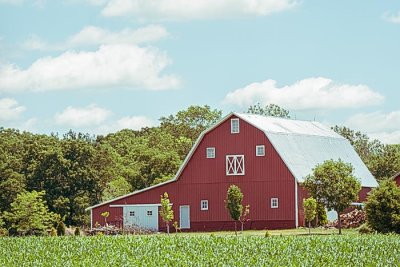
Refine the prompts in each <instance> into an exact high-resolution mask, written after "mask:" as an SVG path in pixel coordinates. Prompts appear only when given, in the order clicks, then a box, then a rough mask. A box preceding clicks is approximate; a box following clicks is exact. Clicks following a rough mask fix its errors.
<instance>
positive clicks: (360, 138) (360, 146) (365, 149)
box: [332, 125, 383, 165]
mask: <svg viewBox="0 0 400 267" xmlns="http://www.w3.org/2000/svg"><path fill="white" fill-rule="evenodd" d="M332 130H334V131H335V132H336V133H338V134H340V135H341V136H343V137H344V138H346V139H347V140H349V142H350V144H351V145H352V146H353V147H354V149H355V151H356V152H357V154H358V155H359V156H360V157H361V159H362V160H363V161H364V163H365V164H367V165H368V162H369V160H370V158H371V157H372V156H374V155H379V154H381V152H382V149H383V144H382V143H381V142H380V141H378V140H377V139H374V140H370V138H369V137H368V136H367V135H366V134H363V133H361V132H360V131H354V130H352V129H350V128H347V127H345V126H338V125H336V126H334V127H332Z"/></svg>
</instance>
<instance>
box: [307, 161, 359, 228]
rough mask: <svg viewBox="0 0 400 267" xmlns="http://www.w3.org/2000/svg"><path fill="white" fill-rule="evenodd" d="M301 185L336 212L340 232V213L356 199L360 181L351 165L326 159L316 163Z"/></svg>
mask: <svg viewBox="0 0 400 267" xmlns="http://www.w3.org/2000/svg"><path fill="white" fill-rule="evenodd" d="M303 186H304V187H305V188H306V189H307V190H308V191H309V192H310V194H311V196H312V197H314V198H315V199H316V200H317V201H318V202H321V203H323V204H324V205H325V207H327V208H328V210H332V209H333V210H335V211H336V212H337V213H338V222H339V223H338V227H339V234H341V233H342V227H341V226H342V224H341V220H340V213H341V212H343V211H344V210H345V209H346V208H348V207H349V206H350V204H351V203H352V202H353V201H355V200H357V199H358V192H359V191H360V190H361V183H360V182H359V180H358V179H357V178H356V177H355V176H354V175H353V167H352V165H351V164H349V163H345V162H343V161H342V160H340V159H339V160H338V161H334V160H327V161H325V162H323V163H322V164H318V165H317V166H316V167H315V168H314V169H313V173H312V174H311V175H309V176H307V177H306V179H305V180H304V183H303Z"/></svg>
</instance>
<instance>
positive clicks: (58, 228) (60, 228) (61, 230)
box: [56, 221, 65, 236]
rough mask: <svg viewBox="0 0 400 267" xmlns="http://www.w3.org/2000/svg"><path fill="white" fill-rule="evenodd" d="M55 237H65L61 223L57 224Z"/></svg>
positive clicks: (63, 226)
mask: <svg viewBox="0 0 400 267" xmlns="http://www.w3.org/2000/svg"><path fill="white" fill-rule="evenodd" d="M56 230H57V235H58V236H63V235H65V224H64V223H63V222H62V221H61V222H59V223H58V224H57V229H56Z"/></svg>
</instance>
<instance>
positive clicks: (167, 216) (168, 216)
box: [160, 192, 174, 234]
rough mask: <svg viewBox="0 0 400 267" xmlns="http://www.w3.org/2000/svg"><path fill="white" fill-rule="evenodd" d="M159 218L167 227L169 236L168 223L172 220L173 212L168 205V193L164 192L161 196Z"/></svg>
mask: <svg viewBox="0 0 400 267" xmlns="http://www.w3.org/2000/svg"><path fill="white" fill-rule="evenodd" d="M160 216H161V218H162V220H163V221H164V222H165V224H166V226H167V233H168V234H169V223H170V222H171V221H172V220H173V219H174V211H173V210H172V207H171V205H170V204H169V198H168V193H167V192H165V193H164V195H161V210H160Z"/></svg>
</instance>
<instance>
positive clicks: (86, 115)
mask: <svg viewBox="0 0 400 267" xmlns="http://www.w3.org/2000/svg"><path fill="white" fill-rule="evenodd" d="M110 115H111V112H110V111H109V110H107V109H103V108H100V107H97V106H96V105H89V106H87V107H83V108H76V107H71V106H69V107H67V108H66V109H64V110H63V111H62V112H61V113H57V114H56V115H55V116H54V119H55V121H56V123H57V124H59V125H64V126H72V127H85V126H94V125H100V124H101V123H103V122H104V121H105V120H106V119H107V118H108V117H109V116H110Z"/></svg>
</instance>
